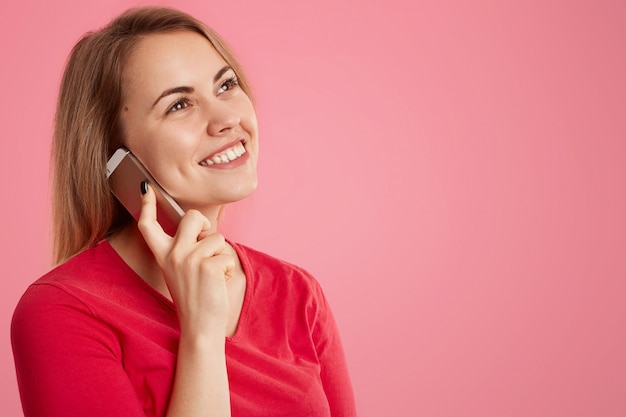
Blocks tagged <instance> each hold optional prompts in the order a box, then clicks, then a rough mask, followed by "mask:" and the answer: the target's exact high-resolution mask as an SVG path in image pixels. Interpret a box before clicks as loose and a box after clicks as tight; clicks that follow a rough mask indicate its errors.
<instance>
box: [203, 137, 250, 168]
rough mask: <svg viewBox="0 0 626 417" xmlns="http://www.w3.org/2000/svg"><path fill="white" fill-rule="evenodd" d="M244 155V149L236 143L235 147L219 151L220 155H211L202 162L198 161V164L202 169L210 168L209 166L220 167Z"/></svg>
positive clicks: (239, 143)
mask: <svg viewBox="0 0 626 417" xmlns="http://www.w3.org/2000/svg"><path fill="white" fill-rule="evenodd" d="M245 153H246V148H244V146H243V143H241V142H238V143H237V144H236V145H234V146H231V147H230V148H228V149H226V150H224V151H221V152H220V153H218V154H216V155H213V156H211V157H209V158H207V159H205V160H204V161H200V162H199V164H200V165H201V166H203V167H206V166H211V165H220V164H227V163H229V162H232V161H234V160H236V159H238V158H240V157H241V156H242V155H244V154H245Z"/></svg>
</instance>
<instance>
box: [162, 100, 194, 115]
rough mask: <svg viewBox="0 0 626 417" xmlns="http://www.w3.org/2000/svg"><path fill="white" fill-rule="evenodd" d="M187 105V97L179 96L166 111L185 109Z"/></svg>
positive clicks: (173, 111) (172, 111)
mask: <svg viewBox="0 0 626 417" xmlns="http://www.w3.org/2000/svg"><path fill="white" fill-rule="evenodd" d="M187 107H189V99H188V98H187V97H181V98H179V99H178V100H176V102H175V103H174V104H173V105H172V107H170V108H169V109H167V112H168V113H175V112H177V111H179V110H183V109H186V108H187Z"/></svg>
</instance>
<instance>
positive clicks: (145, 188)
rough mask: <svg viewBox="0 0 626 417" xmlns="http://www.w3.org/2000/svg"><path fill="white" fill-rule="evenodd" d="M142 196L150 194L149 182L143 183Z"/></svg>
mask: <svg viewBox="0 0 626 417" xmlns="http://www.w3.org/2000/svg"><path fill="white" fill-rule="evenodd" d="M140 186H141V195H144V194H145V193H147V192H148V182H147V181H141V184H140Z"/></svg>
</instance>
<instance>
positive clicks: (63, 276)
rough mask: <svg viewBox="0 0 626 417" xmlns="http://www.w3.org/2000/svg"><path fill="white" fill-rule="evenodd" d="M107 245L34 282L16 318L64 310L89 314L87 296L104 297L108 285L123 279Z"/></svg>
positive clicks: (91, 249)
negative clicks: (117, 279)
mask: <svg viewBox="0 0 626 417" xmlns="http://www.w3.org/2000/svg"><path fill="white" fill-rule="evenodd" d="M109 249H110V250H112V248H110V247H107V245H106V244H103V243H99V244H97V245H96V246H94V247H92V248H90V249H87V250H85V251H83V252H81V253H79V254H77V255H75V256H74V257H72V258H70V259H68V260H67V261H65V262H64V263H62V264H60V265H57V266H55V267H54V268H53V269H51V270H50V271H49V272H47V273H46V274H44V275H43V276H41V277H40V278H39V279H37V280H36V281H35V282H33V283H32V284H31V285H30V286H29V287H28V288H27V289H26V291H25V292H24V294H23V295H22V297H21V299H20V300H19V302H18V304H17V306H16V311H15V313H14V314H17V315H20V314H21V315H24V314H25V315H26V317H30V316H32V315H37V314H39V313H42V312H44V311H46V310H48V311H47V312H48V313H49V310H50V309H56V310H58V309H59V308H60V307H63V308H68V307H70V306H71V308H72V309H80V310H84V311H89V310H90V308H89V307H88V303H85V299H86V298H88V297H85V295H87V294H90V295H96V294H102V293H104V292H106V291H107V289H106V288H107V285H109V284H110V281H111V280H112V279H115V277H116V276H119V275H120V274H119V272H118V273H115V271H116V270H118V271H119V270H120V267H119V265H117V263H116V262H115V259H114V258H113V257H112V256H111V253H110V252H109Z"/></svg>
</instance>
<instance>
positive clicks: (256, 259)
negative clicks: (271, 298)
mask: <svg viewBox="0 0 626 417" xmlns="http://www.w3.org/2000/svg"><path fill="white" fill-rule="evenodd" d="M231 244H232V245H233V247H234V248H235V250H236V251H237V254H238V255H239V258H240V260H241V262H242V264H243V267H244V270H245V271H246V275H248V277H249V278H253V279H254V281H255V283H258V284H259V285H271V286H273V287H274V288H284V289H288V290H290V291H298V292H306V293H309V294H312V295H322V294H321V292H322V291H321V287H320V284H319V282H318V281H317V279H316V278H315V277H314V276H313V275H312V274H311V273H310V272H309V271H308V270H307V269H305V268H302V267H301V266H298V265H295V264H293V263H291V262H288V261H285V260H283V259H280V258H277V257H274V256H271V255H268V254H267V253H265V252H262V251H259V250H256V249H252V248H250V247H248V246H246V245H242V244H239V243H232V242H231Z"/></svg>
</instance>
